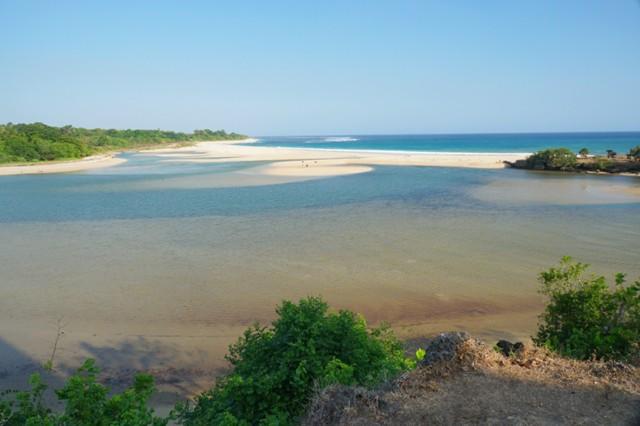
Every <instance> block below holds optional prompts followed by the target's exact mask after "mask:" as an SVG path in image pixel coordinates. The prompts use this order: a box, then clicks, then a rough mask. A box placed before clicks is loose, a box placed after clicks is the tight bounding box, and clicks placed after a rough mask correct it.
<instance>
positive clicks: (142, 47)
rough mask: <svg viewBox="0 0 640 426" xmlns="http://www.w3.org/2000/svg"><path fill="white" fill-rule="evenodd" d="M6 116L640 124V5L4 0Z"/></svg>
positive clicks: (165, 124) (0, 91)
mask: <svg viewBox="0 0 640 426" xmlns="http://www.w3.org/2000/svg"><path fill="white" fill-rule="evenodd" d="M0 22H2V25H0V122H7V121H12V122H32V121H43V122H46V123H50V124H54V125H64V124H73V125H76V126H85V127H115V128H163V129H174V130H191V129H194V128H205V127H207V128H225V129H227V130H234V131H240V132H244V133H249V134H252V135H269V134H272V135H285V134H363V133H368V134H372V133H466V132H527V131H539V132H544V131H592V130H640V3H639V2H638V1H635V0H599V1H595V0H593V1H592V0H562V1H557V0H548V1H542V0H536V1H534V0H531V1H513V0H505V1H491V0H485V1H471V0H468V1H426V0H423V1H399V0H395V1H382V0H380V1H375V0H363V1H358V0H350V1H304V0H297V1H276V0H272V1H253V2H250V1H229V2H224V1H178V0H176V1H105V2H92V1H64V0H58V1H55V2H54V1H29V0H0Z"/></svg>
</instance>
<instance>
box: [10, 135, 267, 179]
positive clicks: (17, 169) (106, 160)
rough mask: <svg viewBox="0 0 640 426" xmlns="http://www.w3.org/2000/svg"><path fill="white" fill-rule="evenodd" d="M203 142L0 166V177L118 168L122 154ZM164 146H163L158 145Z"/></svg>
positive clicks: (227, 142) (180, 147)
mask: <svg viewBox="0 0 640 426" xmlns="http://www.w3.org/2000/svg"><path fill="white" fill-rule="evenodd" d="M252 142H257V139H253V138H249V139H241V140H237V141H236V140H226V141H215V142H213V143H222V144H225V145H231V144H235V143H252ZM199 143H202V142H193V143H189V144H188V145H185V144H184V143H178V144H172V145H170V146H166V145H165V146H164V147H162V148H157V147H156V148H153V147H149V148H142V149H139V148H138V149H130V150H122V151H113V152H107V153H104V154H95V155H90V156H88V157H84V158H79V159H77V160H62V161H55V160H54V161H40V162H35V163H27V164H7V165H1V164H0V176H14V175H35V174H51V173H71V172H80V171H84V170H93V169H99V168H103V167H111V166H117V165H119V164H122V163H125V162H126V161H127V160H126V159H124V158H119V157H117V155H118V154H120V153H122V152H165V151H167V152H169V151H175V150H180V149H191V148H192V147H193V146H195V145H197V144H199ZM158 146H162V145H158Z"/></svg>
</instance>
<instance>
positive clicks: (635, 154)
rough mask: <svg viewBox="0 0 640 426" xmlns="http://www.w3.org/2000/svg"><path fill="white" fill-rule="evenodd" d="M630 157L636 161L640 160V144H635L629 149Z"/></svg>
mask: <svg viewBox="0 0 640 426" xmlns="http://www.w3.org/2000/svg"><path fill="white" fill-rule="evenodd" d="M629 157H631V158H633V159H634V160H636V161H640V145H637V146H634V147H633V148H631V149H630V150H629Z"/></svg>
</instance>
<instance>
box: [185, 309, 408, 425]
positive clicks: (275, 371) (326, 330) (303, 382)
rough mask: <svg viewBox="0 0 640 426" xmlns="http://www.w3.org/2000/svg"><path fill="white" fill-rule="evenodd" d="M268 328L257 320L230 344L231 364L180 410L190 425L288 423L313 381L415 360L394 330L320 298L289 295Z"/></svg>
mask: <svg viewBox="0 0 640 426" xmlns="http://www.w3.org/2000/svg"><path fill="white" fill-rule="evenodd" d="M276 312H277V314H278V319H277V320H276V321H275V322H274V323H273V324H272V326H271V327H269V328H263V327H259V326H257V325H256V326H254V327H252V328H249V329H248V330H246V331H245V333H244V335H243V336H242V337H241V338H240V339H239V340H238V342H237V343H236V344H235V345H232V346H231V347H230V351H229V355H228V357H227V359H228V360H229V362H230V363H231V364H232V366H233V372H232V373H231V374H229V375H228V376H227V377H225V378H223V379H222V380H220V381H218V383H217V384H216V386H215V387H214V388H213V389H212V390H211V391H209V392H206V393H204V394H202V395H200V396H199V397H198V398H197V400H196V401H195V405H194V406H193V407H189V406H183V407H181V408H180V409H179V410H178V411H179V413H180V415H179V417H180V419H181V420H182V421H183V423H184V424H187V425H212V424H225V425H253V424H278V425H283V424H291V423H293V422H294V421H295V420H296V418H297V417H298V416H300V415H301V414H302V413H303V410H304V408H305V407H306V405H307V403H308V402H309V399H310V397H311V395H312V393H313V390H314V388H315V387H316V386H325V385H328V384H331V383H341V384H348V385H350V384H358V385H365V386H370V385H375V384H377V383H379V382H381V381H383V380H385V379H388V378H390V377H393V376H395V375H397V374H398V373H400V372H402V371H403V370H406V369H408V368H409V367H411V366H412V364H414V363H413V361H411V360H408V359H406V358H405V357H404V355H403V349H402V345H401V344H400V342H399V341H398V340H396V339H395V337H394V336H393V334H392V333H391V332H390V330H388V329H386V328H377V329H373V330H370V329H368V328H367V324H366V322H365V320H364V319H363V318H362V317H361V316H359V315H356V314H354V313H353V312H350V311H339V312H337V313H330V312H328V307H327V304H326V303H325V302H323V301H322V300H320V299H318V298H309V299H304V300H301V301H300V303H299V304H294V303H291V302H284V303H283V304H282V305H281V306H280V307H279V308H278V309H277V311H276Z"/></svg>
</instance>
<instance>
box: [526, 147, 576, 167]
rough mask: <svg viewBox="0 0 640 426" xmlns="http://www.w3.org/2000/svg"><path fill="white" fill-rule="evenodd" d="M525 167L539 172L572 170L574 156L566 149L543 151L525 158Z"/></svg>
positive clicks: (574, 160)
mask: <svg viewBox="0 0 640 426" xmlns="http://www.w3.org/2000/svg"><path fill="white" fill-rule="evenodd" d="M526 161H527V166H528V167H530V168H533V169H540V170H572V169H573V168H574V167H575V165H576V163H577V159H576V155H575V154H574V153H573V152H571V150H569V149H567V148H556V149H545V150H544V151H538V152H536V153H535V154H533V155H531V156H529V157H528V158H527V160H526Z"/></svg>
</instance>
